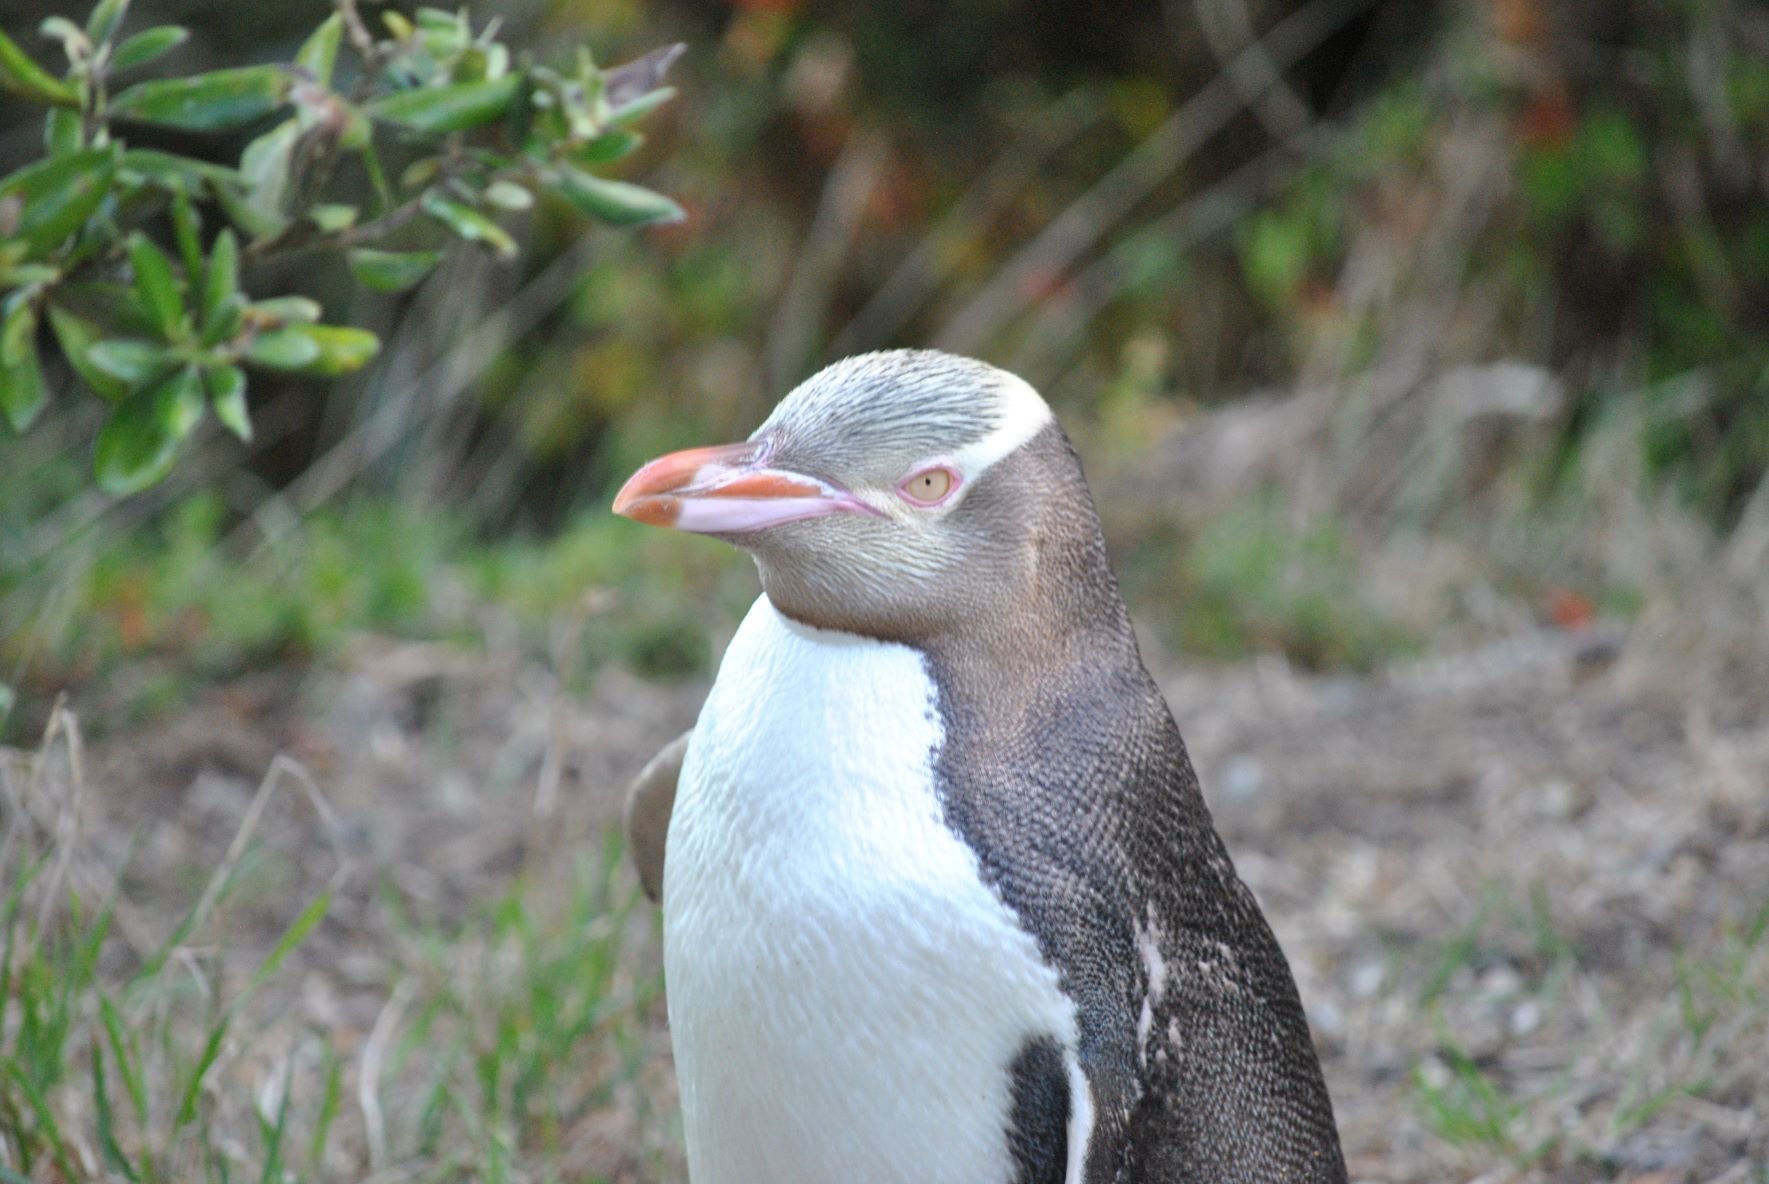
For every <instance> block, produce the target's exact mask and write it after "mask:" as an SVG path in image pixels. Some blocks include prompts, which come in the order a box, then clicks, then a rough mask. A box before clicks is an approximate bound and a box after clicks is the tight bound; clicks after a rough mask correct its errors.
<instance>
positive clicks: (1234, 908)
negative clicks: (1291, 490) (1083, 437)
mask: <svg viewBox="0 0 1769 1184" xmlns="http://www.w3.org/2000/svg"><path fill="white" fill-rule="evenodd" d="M614 511H615V513H617V514H621V515H624V516H626V517H628V518H631V519H634V520H637V521H639V522H643V523H648V524H651V525H654V526H661V527H669V528H673V529H677V530H685V531H691V532H696V533H700V534H705V535H710V536H713V537H715V538H719V539H722V540H725V541H726V542H729V543H732V544H735V545H736V546H738V547H740V548H742V549H743V550H745V551H747V552H748V553H749V554H750V556H751V557H752V558H753V559H754V561H755V563H756V567H757V570H758V571H759V573H760V576H761V586H762V593H761V595H760V596H759V597H758V598H757V599H756V601H755V603H754V605H753V606H752V607H751V609H750V610H749V612H748V614H747V616H746V617H745V618H744V620H743V622H742V624H741V626H740V627H739V628H738V630H737V633H736V635H735V636H734V637H733V639H732V641H731V643H730V646H729V648H728V649H727V651H726V653H725V655H724V658H723V660H722V662H721V664H720V667H719V671H718V675H717V678H716V679H715V681H714V684H713V687H712V689H711V691H710V692H709V694H708V697H707V699H706V703H705V705H704V707H703V708H702V710H701V713H700V715H699V718H698V720H697V721H696V723H695V725H694V728H693V729H692V731H691V732H690V733H689V734H688V735H687V736H685V737H683V738H682V739H680V740H678V741H677V742H676V743H675V744H673V745H672V746H671V749H670V750H666V752H665V753H664V754H663V755H662V756H660V758H659V760H658V761H657V762H654V764H653V767H652V768H650V769H648V771H647V775H646V776H642V777H641V779H640V783H639V786H638V792H637V793H636V794H635V797H634V803H633V808H630V809H629V829H632V819H633V818H634V817H635V816H637V817H639V818H640V819H641V821H642V822H643V824H644V825H643V826H642V827H641V828H640V829H643V830H645V831H646V832H647V833H648V834H649V835H650V838H649V839H648V840H647V841H646V845H645V849H644V850H643V851H642V852H640V860H641V864H642V866H644V865H647V864H648V865H649V871H650V873H651V874H650V875H649V876H648V879H649V880H650V882H651V886H659V885H660V887H661V898H662V909H663V933H664V971H665V984H666V987H665V990H666V997H667V1004H668V1013H669V1023H670V1031H671V1043H672V1049H673V1052H674V1057H675V1066H676V1072H677V1077H678V1081H679V1089H680V1098H681V1107H682V1123H683V1133H684V1136H685V1141H686V1145H687V1157H688V1171H689V1178H690V1180H691V1181H692V1182H693V1184H1108V1182H1118V1184H1155V1182H1159V1184H1170V1182H1181V1181H1199V1182H1204V1181H1209V1182H1211V1184H1224V1182H1229V1184H1237V1182H1246V1184H1253V1182H1261V1184H1263V1182H1266V1181H1290V1182H1310V1184H1312V1182H1332V1181H1340V1182H1342V1181H1344V1180H1345V1179H1346V1173H1345V1166H1344V1161H1343V1157H1342V1155H1341V1152H1340V1148H1339V1141H1338V1134H1337V1130H1336V1127H1335V1125H1334V1120H1333V1111H1332V1104H1331V1102H1330V1100H1329V1098H1328V1094H1327V1090H1326V1086H1325V1084H1324V1082H1323V1079H1322V1076H1321V1070H1320V1065H1319V1062H1318V1060H1317V1058H1316V1054H1315V1051H1314V1047H1313V1045H1312V1043H1311V1041H1310V1035H1309V1029H1308V1023H1307V1020H1306V1018H1305V1016H1304V1013H1303V1009H1302V1005H1301V1002H1300V999H1299V997H1298V994H1297V990H1296V986H1295V982H1294V980H1293V978H1292V976H1291V973H1290V968H1289V964H1288V963H1287V962H1286V960H1285V958H1284V954H1283V952H1282V950H1281V949H1280V948H1279V946H1278V943H1277V940H1276V938H1275V937H1274V936H1273V934H1272V931H1271V928H1270V927H1269V926H1268V924H1267V923H1266V920H1265V917H1264V916H1263V914H1262V913H1261V912H1260V909H1259V906H1258V904H1257V903H1256V902H1255V900H1254V898H1253V894H1252V893H1251V892H1250V891H1249V890H1248V888H1247V886H1246V885H1245V884H1244V883H1243V882H1242V881H1241V879H1240V878H1239V877H1238V875H1237V874H1236V872H1235V868H1234V864H1233V862H1232V861H1231V860H1230V858H1229V854H1228V851H1227V850H1226V849H1225V847H1224V845H1223V842H1222V840H1221V838H1220V837H1219V836H1218V835H1217V833H1216V830H1215V828H1214V826H1213V824H1212V822H1211V817H1210V813H1209V811H1208V809H1207V808H1206V806H1205V803H1204V799H1203V796H1202V794H1201V792H1200V788H1199V784H1198V778H1197V775H1196V774H1195V773H1194V772H1193V769H1192V765H1191V762H1190V759H1189V758H1188V756H1187V754H1186V749H1185V745H1184V743H1183V741H1182V740H1181V738H1180V734H1179V730H1178V728H1177V727H1176V725H1175V724H1174V721H1173V716H1172V713H1171V711H1170V710H1169V709H1168V707H1167V704H1166V702H1165V700H1164V699H1163V698H1162V696H1161V693H1160V691H1159V690H1158V689H1157V687H1156V685H1155V682H1154V680H1153V679H1152V678H1151V677H1150V675H1149V673H1148V671H1147V669H1146V668H1145V667H1144V665H1143V662H1142V659H1141V656H1140V654H1139V652H1138V649H1137V643H1136V639H1135V636H1134V634H1133V632H1132V629H1131V623H1130V618H1129V616H1128V613H1127V612H1126V609H1125V606H1124V602H1123V599H1122V597H1121V596H1120V595H1119V592H1118V588H1117V583H1116V580H1115V578H1114V576H1113V574H1112V571H1111V568H1110V566H1109V564H1108V562H1107V557H1106V550H1105V544H1104V540H1103V538H1102V535H1101V532H1100V525H1099V519H1098V515H1097V513H1096V511H1095V509H1094V505H1093V501H1092V498H1091V495H1090V494H1089V492H1088V488H1087V484H1086V481H1085V479H1084V477H1083V474H1082V469H1081V464H1080V461H1079V458H1078V457H1077V454H1076V452H1075V449H1074V448H1073V446H1072V445H1071V444H1070V441H1069V439H1068V437H1067V436H1066V434H1065V433H1064V432H1063V430H1062V428H1061V426H1060V425H1059V424H1058V422H1057V421H1056V419H1055V418H1054V417H1053V415H1052V413H1051V411H1050V408H1049V407H1048V406H1047V405H1046V403H1045V402H1044V400H1043V399H1042V398H1041V397H1040V396H1039V395H1038V393H1037V392H1036V391H1035V390H1033V388H1032V387H1031V386H1029V385H1028V384H1027V383H1026V382H1024V381H1023V380H1021V379H1020V378H1018V377H1016V376H1014V375H1012V374H1010V373H1007V372H1005V371H1003V370H999V369H996V368H994V367H992V366H989V365H987V364H985V363H982V362H979V361H974V360H971V359H967V358H961V357H956V356H952V355H949V354H944V353H939V352H934V351H921V350H893V351H887V352H881V353H872V354H865V355H861V356H858V357H853V358H849V359H846V360H844V361H840V362H837V363H835V364H833V365H831V366H829V367H827V368H826V369H824V370H822V371H820V372H819V373H817V374H815V375H814V376H812V377H811V378H809V379H808V380H806V381H805V382H804V383H803V384H801V385H800V386H798V387H797V388H796V389H794V390H793V391H792V392H791V393H790V394H789V395H787V396H786V398H785V399H783V400H781V402H780V403H779V404H778V405H777V407H776V408H775V410H774V411H773V413H772V414H771V415H770V416H769V417H768V418H767V419H766V421H765V422H764V423H763V424H762V425H761V427H760V428H758V429H757V430H756V431H755V433H754V434H753V435H751V436H750V437H749V439H748V440H746V441H744V442H742V443H738V444H730V445H719V446H714V447H706V448H695V449H690V450H687V451H684V452H677V453H673V454H671V455H668V456H664V457H662V458H660V459H658V460H654V461H652V462H651V463H649V464H647V465H645V466H644V467H643V468H641V469H639V470H638V472H636V473H635V474H634V475H633V476H632V478H631V479H630V480H628V481H627V482H626V484H625V486H624V487H623V488H622V489H621V490H620V492H619V494H618V495H617V497H616V498H615V502H614ZM665 820H667V821H665ZM665 825H667V832H665V831H664V826H665ZM660 835H661V836H662V838H663V841H662V842H659V841H657V840H658V837H659V836H660ZM654 895H655V893H654Z"/></svg>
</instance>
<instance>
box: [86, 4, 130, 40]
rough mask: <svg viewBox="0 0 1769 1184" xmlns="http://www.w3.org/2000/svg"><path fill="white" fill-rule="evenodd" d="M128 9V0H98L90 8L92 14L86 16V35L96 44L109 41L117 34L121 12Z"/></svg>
mask: <svg viewBox="0 0 1769 1184" xmlns="http://www.w3.org/2000/svg"><path fill="white" fill-rule="evenodd" d="M127 11H129V0H98V4H97V5H96V6H95V7H94V8H93V9H92V15H91V16H88V17H87V18H86V36H88V37H90V38H92V43H93V44H94V45H97V44H98V43H99V42H102V41H109V40H110V39H111V38H112V37H115V36H116V35H117V29H118V28H119V27H120V26H121V25H122V23H123V14H124V13H125V12H127Z"/></svg>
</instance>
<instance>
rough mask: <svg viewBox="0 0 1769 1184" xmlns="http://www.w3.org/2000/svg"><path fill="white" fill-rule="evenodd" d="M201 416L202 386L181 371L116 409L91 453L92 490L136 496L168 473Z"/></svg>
mask: <svg viewBox="0 0 1769 1184" xmlns="http://www.w3.org/2000/svg"><path fill="white" fill-rule="evenodd" d="M202 416H203V384H202V380H201V379H200V378H199V377H198V375H197V371H196V367H194V366H183V367H180V368H179V369H178V370H176V371H174V372H172V373H171V374H169V375H167V376H166V377H165V378H163V379H161V380H160V381H159V382H157V383H155V384H154V385H152V386H145V387H142V388H141V389H140V390H138V391H135V392H134V393H132V394H131V395H130V396H129V397H128V398H126V399H124V400H123V401H122V402H121V403H119V404H117V407H116V409H115V410H114V411H112V412H111V417H110V419H108V420H106V421H105V425H104V427H103V428H101V429H99V433H98V444H97V446H96V447H95V448H94V450H93V457H92V464H93V470H94V472H95V473H96V474H97V476H98V487H99V488H100V489H102V490H104V491H105V492H106V493H115V494H126V493H137V492H139V491H141V490H143V489H146V488H147V487H148V486H150V485H152V484H154V483H155V482H156V481H158V480H160V479H161V478H162V477H164V476H165V475H166V474H167V473H169V472H171V471H172V462H173V461H174V460H175V459H176V458H177V455H178V446H179V444H181V443H183V441H184V438H185V437H186V436H188V435H190V432H191V429H192V428H194V427H196V425H197V422H198V421H199V420H200V419H201V418H202Z"/></svg>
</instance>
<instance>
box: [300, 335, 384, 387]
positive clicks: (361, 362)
mask: <svg viewBox="0 0 1769 1184" xmlns="http://www.w3.org/2000/svg"><path fill="white" fill-rule="evenodd" d="M284 332H290V333H300V334H302V335H303V336H305V337H306V338H307V339H308V340H309V341H311V342H313V344H314V346H315V347H316V348H317V349H318V351H319V353H318V356H317V357H316V358H315V359H314V360H313V361H311V362H309V363H307V364H306V365H304V366H302V367H301V371H302V373H304V374H320V375H324V376H325V377H327V378H336V377H338V376H339V375H341V374H349V373H351V372H352V371H355V370H360V369H362V368H363V367H364V366H366V365H367V364H368V363H369V360H370V359H372V358H373V357H374V356H375V355H376V354H377V353H379V352H380V350H381V339H380V338H379V337H376V336H375V335H374V334H373V333H370V332H369V331H368V330H367V329H358V328H355V327H354V326H351V325H291V326H290V327H289V328H288V329H286V330H284Z"/></svg>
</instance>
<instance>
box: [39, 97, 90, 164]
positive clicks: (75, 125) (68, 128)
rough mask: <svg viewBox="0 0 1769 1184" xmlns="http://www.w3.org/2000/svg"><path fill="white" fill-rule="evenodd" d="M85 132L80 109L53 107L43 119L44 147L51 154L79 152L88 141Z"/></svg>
mask: <svg viewBox="0 0 1769 1184" xmlns="http://www.w3.org/2000/svg"><path fill="white" fill-rule="evenodd" d="M84 133H85V129H84V128H83V127H81V126H80V113H79V112H78V111H74V110H71V109H69V108H67V107H53V108H51V109H50V112H49V114H48V115H47V116H46V117H45V118H44V120H43V148H44V150H45V151H47V152H48V153H49V155H51V156H65V155H66V154H67V153H69V152H78V151H79V150H80V148H81V146H82V145H84V144H85V142H86V141H85V138H84Z"/></svg>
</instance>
